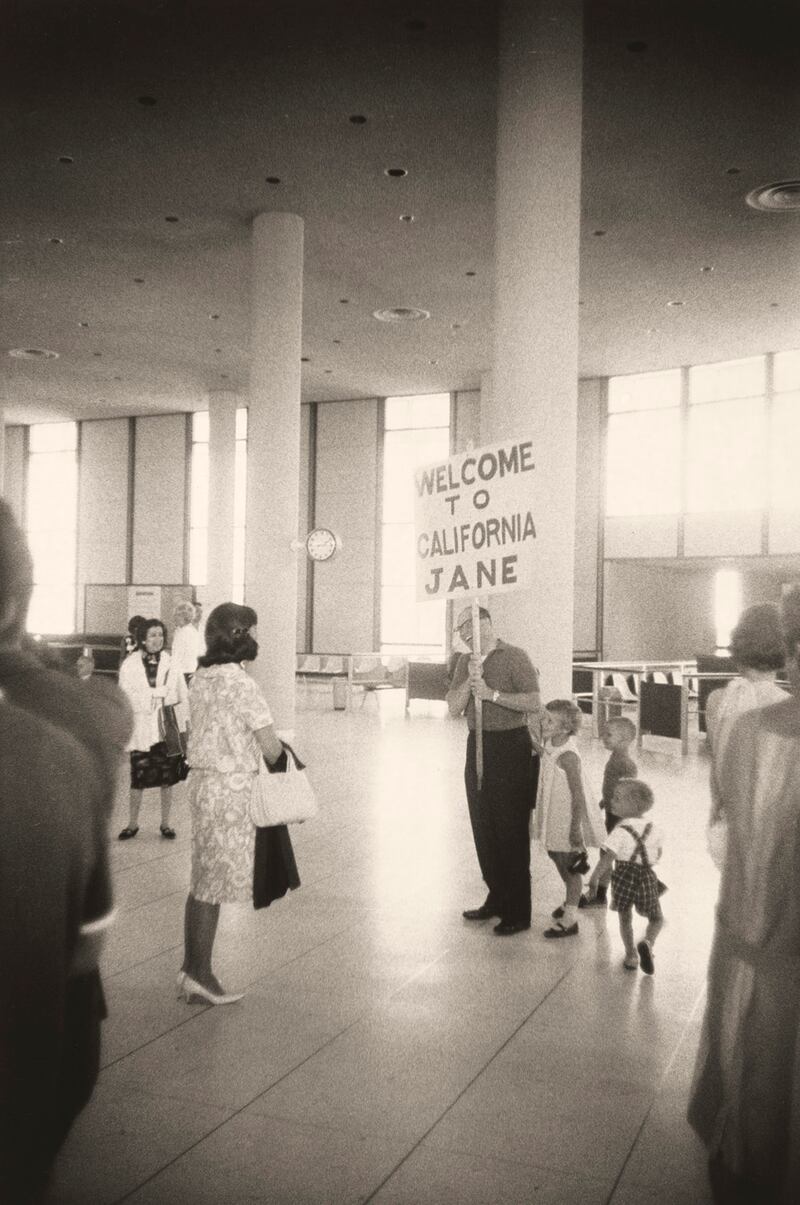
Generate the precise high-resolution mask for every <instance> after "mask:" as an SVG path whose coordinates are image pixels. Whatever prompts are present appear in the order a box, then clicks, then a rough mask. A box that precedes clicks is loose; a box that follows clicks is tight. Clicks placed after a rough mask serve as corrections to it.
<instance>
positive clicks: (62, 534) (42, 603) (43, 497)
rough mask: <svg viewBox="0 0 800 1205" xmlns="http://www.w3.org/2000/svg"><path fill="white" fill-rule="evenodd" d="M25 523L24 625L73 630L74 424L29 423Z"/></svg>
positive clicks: (56, 631) (57, 631)
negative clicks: (27, 582)
mask: <svg viewBox="0 0 800 1205" xmlns="http://www.w3.org/2000/svg"><path fill="white" fill-rule="evenodd" d="M29 453H30V454H29V458H28V492H27V503H26V509H25V514H26V528H27V535H28V543H29V545H30V550H31V555H32V556H33V581H34V587H33V598H32V599H31V606H30V611H29V612H28V630H29V631H31V632H43V633H47V634H50V635H70V634H71V633H73V632H74V631H75V602H76V583H77V559H78V558H77V547H78V424H77V423H37V424H35V425H34V426H32V427H31V428H30V444H29Z"/></svg>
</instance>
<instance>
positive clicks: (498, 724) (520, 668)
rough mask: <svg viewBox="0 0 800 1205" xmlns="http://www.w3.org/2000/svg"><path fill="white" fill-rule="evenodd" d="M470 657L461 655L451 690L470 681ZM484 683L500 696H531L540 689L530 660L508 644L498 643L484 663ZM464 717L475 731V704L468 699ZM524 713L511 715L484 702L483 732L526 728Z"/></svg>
mask: <svg viewBox="0 0 800 1205" xmlns="http://www.w3.org/2000/svg"><path fill="white" fill-rule="evenodd" d="M469 658H470V654H469V653H462V654H461V656H460V657H459V659H458V662H457V663H456V668H455V671H454V673H453V684H452V687H451V689H454V688H455V687H457V686H461V684H462V683H463V682H465V681H466V679H467V678H468V677H469ZM483 680H484V682H485V683H486V685H487V686H488V687H489V689H490V690H499V691H500V693H501V694H512V695H519V694H528V693H530V691H534V690H537V691H538V689H539V676H538V674H537V673H536V670H535V669H534V667H533V663H532V662H531V659H530V657H529V656H528V654H527V653H526V652H525V650H524V649H520V648H517V647H516V645H513V644H506V642H505V641H504V640H498V641H497V643H496V645H495V647H494V648H493V649H492V651H491V652H490V653H489V654H487V656H486V657H485V658H484V662H483ZM465 715H466V717H467V724H468V725H469V727H470V728H471V729H473V728H474V727H475V700H474V699H473V697H472V695H470V697H469V702H468V703H467V706H466V710H465ZM525 722H526V721H525V713H524V712H522V711H511V710H510V708H508V707H502V706H500V704H498V703H493V702H492V700H491V699H484V700H483V730H484V732H504V731H508V730H510V729H511V728H524V727H525Z"/></svg>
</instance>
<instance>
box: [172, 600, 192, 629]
mask: <svg viewBox="0 0 800 1205" xmlns="http://www.w3.org/2000/svg"><path fill="white" fill-rule="evenodd" d="M172 618H173V619H174V621H175V626H176V627H180V625H181V624H187V623H191V622H192V620H193V619H194V603H192V602H189V601H188V599H184V600H183V601H182V602H179V603H176V604H175V609H174V610H173V612H172Z"/></svg>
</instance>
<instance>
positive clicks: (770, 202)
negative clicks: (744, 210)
mask: <svg viewBox="0 0 800 1205" xmlns="http://www.w3.org/2000/svg"><path fill="white" fill-rule="evenodd" d="M745 200H746V201H747V204H748V205H749V206H750V208H751V209H761V210H764V211H765V212H767V213H786V212H787V211H788V210H790V209H800V180H780V181H778V183H777V184H762V185H761V186H760V187H759V188H754V189H753V190H752V192H749V193H748V194H747V196H746V197H745Z"/></svg>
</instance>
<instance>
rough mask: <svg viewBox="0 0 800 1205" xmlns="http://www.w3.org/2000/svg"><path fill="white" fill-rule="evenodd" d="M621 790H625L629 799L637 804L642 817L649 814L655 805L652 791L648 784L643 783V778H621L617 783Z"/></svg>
mask: <svg viewBox="0 0 800 1205" xmlns="http://www.w3.org/2000/svg"><path fill="white" fill-rule="evenodd" d="M620 788H623V789H624V791H625V794H626V795H627V796H628V798H629V799H631V800H632V801H633V802H634V803H635V804H636V806H637V807H638V809H639V812H638V815H640V816H643V815H644V814H645V812H649V811H650V809H651V807H652V806H653V804H654V803H655V796H654V795H653V792H652V789H651V788H650V787H649V786H648V785H647V783H646V782H642V780H641V778H620V779H619V780H618V782H617V790H619V789H620Z"/></svg>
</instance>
